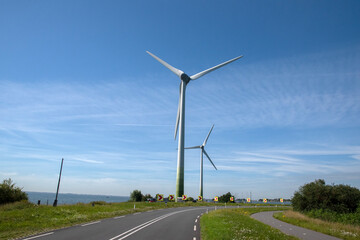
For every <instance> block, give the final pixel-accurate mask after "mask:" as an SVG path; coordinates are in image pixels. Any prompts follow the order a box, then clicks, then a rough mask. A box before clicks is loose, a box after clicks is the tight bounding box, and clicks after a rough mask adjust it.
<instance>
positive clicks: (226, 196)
mask: <svg viewBox="0 0 360 240" xmlns="http://www.w3.org/2000/svg"><path fill="white" fill-rule="evenodd" d="M230 197H232V194H231V193H230V192H228V193H226V194H224V195H222V196H220V197H219V202H221V203H226V202H230Z"/></svg>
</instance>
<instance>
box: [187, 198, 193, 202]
mask: <svg viewBox="0 0 360 240" xmlns="http://www.w3.org/2000/svg"><path fill="white" fill-rule="evenodd" d="M186 201H187V202H193V201H194V198H193V197H188V198H187V199H186Z"/></svg>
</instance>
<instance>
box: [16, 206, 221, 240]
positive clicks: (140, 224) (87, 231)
mask: <svg viewBox="0 0 360 240" xmlns="http://www.w3.org/2000/svg"><path fill="white" fill-rule="evenodd" d="M213 209H214V207H185V208H169V209H160V210H153V211H148V212H138V213H134V214H130V215H125V216H118V217H114V218H110V219H103V220H99V221H95V222H90V223H85V224H81V225H76V226H73V227H69V228H64V229H59V230H55V231H51V232H47V233H42V234H39V235H36V236H31V237H27V238H23V240H25V239H26V240H31V239H36V240H45V239H46V240H63V239H77V240H81V239H86V240H100V239H101V240H122V239H126V240H133V239H138V240H141V239H164V240H166V239H169V240H170V239H171V240H177V239H179V240H183V239H191V240H196V239H197V240H199V239H200V216H201V215H202V214H204V213H206V212H207V211H210V210H213Z"/></svg>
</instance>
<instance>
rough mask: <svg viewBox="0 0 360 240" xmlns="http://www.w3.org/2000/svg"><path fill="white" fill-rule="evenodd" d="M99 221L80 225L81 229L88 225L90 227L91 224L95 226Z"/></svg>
mask: <svg viewBox="0 0 360 240" xmlns="http://www.w3.org/2000/svg"><path fill="white" fill-rule="evenodd" d="M99 222H100V221H96V222H91V223H86V224H83V225H81V226H82V227H85V226H89V225H92V224H96V223H99Z"/></svg>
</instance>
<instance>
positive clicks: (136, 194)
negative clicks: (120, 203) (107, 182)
mask: <svg viewBox="0 0 360 240" xmlns="http://www.w3.org/2000/svg"><path fill="white" fill-rule="evenodd" d="M142 198H143V195H142V193H141V191H140V190H134V191H133V192H132V193H131V194H130V201H131V202H141V200H142Z"/></svg>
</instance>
